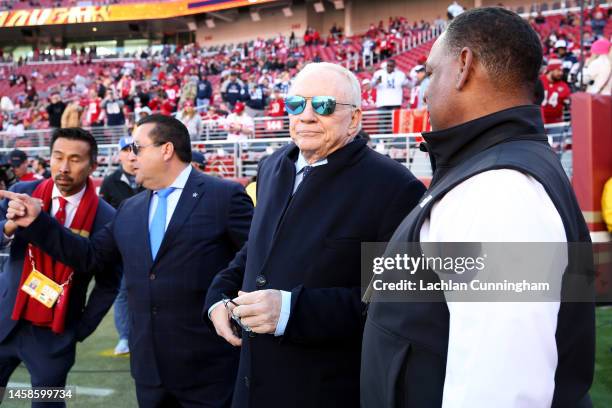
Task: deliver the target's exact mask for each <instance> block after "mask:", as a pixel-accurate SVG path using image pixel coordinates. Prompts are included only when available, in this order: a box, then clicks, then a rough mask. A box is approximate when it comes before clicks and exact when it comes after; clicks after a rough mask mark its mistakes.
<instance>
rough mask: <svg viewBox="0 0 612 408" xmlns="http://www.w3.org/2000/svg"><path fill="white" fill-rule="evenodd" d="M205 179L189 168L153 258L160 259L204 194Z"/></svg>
mask: <svg viewBox="0 0 612 408" xmlns="http://www.w3.org/2000/svg"><path fill="white" fill-rule="evenodd" d="M205 181H206V178H205V176H203V175H201V174H200V173H198V172H197V171H196V170H193V169H192V170H191V173H190V174H189V178H188V179H187V183H186V184H185V188H184V189H183V192H182V193H181V197H180V198H179V202H178V204H177V205H176V209H175V210H174V213H173V214H172V218H171V219H170V224H168V229H167V230H166V233H165V234H164V239H163V241H162V243H161V246H160V247H159V251H158V252H157V257H156V258H155V260H158V259H160V258H161V256H163V255H164V253H165V252H166V250H167V249H168V248H169V247H170V246H171V244H172V241H173V239H174V237H175V236H176V234H177V233H178V232H179V230H180V229H181V227H182V226H183V224H184V223H185V221H187V219H188V218H189V215H190V214H191V213H192V212H193V209H194V208H195V206H196V205H197V204H198V203H199V202H200V199H201V198H202V196H203V195H204V187H205ZM149 252H150V251H149Z"/></svg>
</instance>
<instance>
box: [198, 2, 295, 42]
mask: <svg viewBox="0 0 612 408" xmlns="http://www.w3.org/2000/svg"><path fill="white" fill-rule="evenodd" d="M292 10H293V16H291V17H285V16H284V15H283V13H282V10H281V9H280V8H276V9H271V10H264V11H262V12H260V13H259V14H260V16H261V21H258V22H254V21H252V20H251V15H250V14H249V13H247V12H245V11H243V10H241V13H240V14H239V15H238V18H237V19H236V20H235V21H233V22H231V23H229V22H226V21H222V20H219V19H215V25H216V26H215V28H208V27H206V24H205V21H204V20H202V21H198V29H197V31H196V41H197V42H198V43H199V44H201V45H204V46H210V45H218V44H226V43H236V42H242V41H251V40H254V39H256V38H257V37H263V38H274V37H276V36H278V34H279V33H282V34H283V35H285V36H287V37H289V35H291V30H294V31H295V35H296V36H297V37H301V36H302V35H303V34H304V31H305V30H306V8H305V7H292Z"/></svg>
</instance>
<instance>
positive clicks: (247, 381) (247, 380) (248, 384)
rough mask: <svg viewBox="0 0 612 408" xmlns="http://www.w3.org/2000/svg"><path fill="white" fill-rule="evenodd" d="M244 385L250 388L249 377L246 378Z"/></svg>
mask: <svg viewBox="0 0 612 408" xmlns="http://www.w3.org/2000/svg"><path fill="white" fill-rule="evenodd" d="M244 385H245V387H247V388H249V386H250V382H249V377H247V376H245V377H244Z"/></svg>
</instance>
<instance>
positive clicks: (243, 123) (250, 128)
mask: <svg viewBox="0 0 612 408" xmlns="http://www.w3.org/2000/svg"><path fill="white" fill-rule="evenodd" d="M244 108H245V106H244V103H242V102H236V106H235V107H234V110H233V112H232V113H230V114H229V115H228V116H227V119H226V122H225V127H226V128H227V140H228V141H230V142H242V141H245V140H247V139H248V138H250V137H253V135H254V133H255V122H254V121H253V118H252V117H250V116H249V115H247V114H246V113H245V112H244Z"/></svg>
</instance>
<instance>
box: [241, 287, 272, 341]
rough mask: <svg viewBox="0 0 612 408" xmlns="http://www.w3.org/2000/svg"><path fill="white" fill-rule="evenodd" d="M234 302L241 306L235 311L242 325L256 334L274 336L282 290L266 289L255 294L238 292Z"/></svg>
mask: <svg viewBox="0 0 612 408" xmlns="http://www.w3.org/2000/svg"><path fill="white" fill-rule="evenodd" d="M234 302H236V303H238V304H239V305H240V306H236V307H235V308H234V309H233V312H234V315H236V316H238V317H240V321H241V322H242V324H245V325H247V326H248V327H250V328H251V330H253V332H255V333H261V334H264V333H268V334H274V332H275V331H276V325H277V324H278V319H279V317H280V311H281V305H282V302H283V300H282V295H281V292H280V290H276V289H266V290H256V291H255V292H250V293H248V292H242V291H240V292H238V297H237V298H235V299H234Z"/></svg>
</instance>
